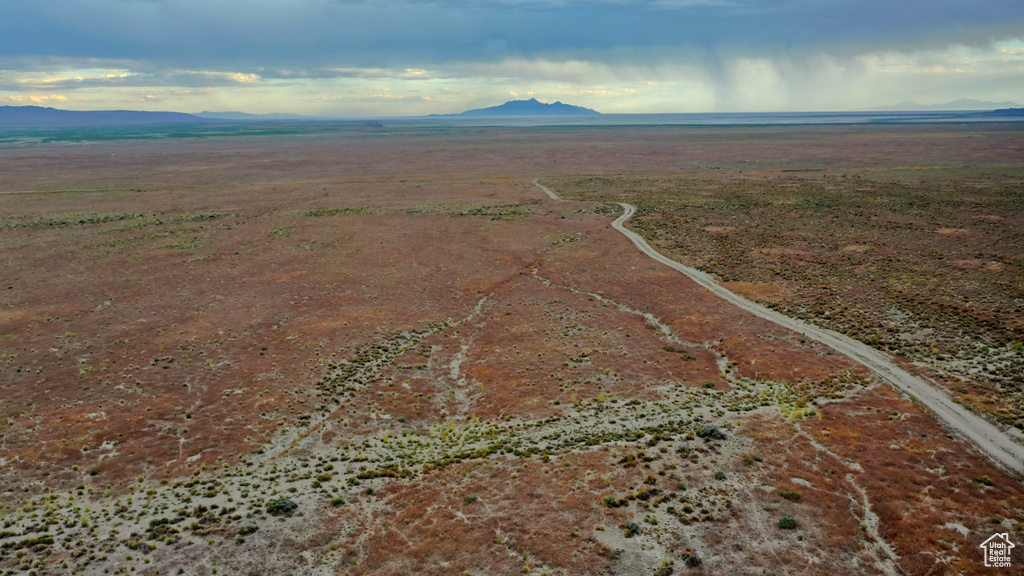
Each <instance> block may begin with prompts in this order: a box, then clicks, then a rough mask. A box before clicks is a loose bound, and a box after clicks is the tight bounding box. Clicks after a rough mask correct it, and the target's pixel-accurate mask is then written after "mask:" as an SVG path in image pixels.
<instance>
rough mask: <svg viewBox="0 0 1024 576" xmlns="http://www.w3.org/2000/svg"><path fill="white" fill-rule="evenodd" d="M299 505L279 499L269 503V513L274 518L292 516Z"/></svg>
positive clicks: (285, 499)
mask: <svg viewBox="0 0 1024 576" xmlns="http://www.w3.org/2000/svg"><path fill="white" fill-rule="evenodd" d="M298 507H299V505H298V504H296V503H295V502H292V501H291V500H289V499H287V498H278V499H277V500H271V501H270V502H267V512H268V513H269V514H270V515H272V516H284V515H285V514H291V513H292V512H294V511H295V509H296V508H298Z"/></svg>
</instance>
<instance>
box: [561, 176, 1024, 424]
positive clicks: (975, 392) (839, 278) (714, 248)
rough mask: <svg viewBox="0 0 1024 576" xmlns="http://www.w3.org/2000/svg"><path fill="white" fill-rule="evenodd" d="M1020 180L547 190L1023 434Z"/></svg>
mask: <svg viewBox="0 0 1024 576" xmlns="http://www.w3.org/2000/svg"><path fill="white" fill-rule="evenodd" d="M1022 181H1024V180H1022V175H1021V173H1020V170H1019V169H1016V168H1005V169H988V170H984V169H982V170H974V169H952V170H946V169H943V170H939V169H936V170H932V171H927V170H922V171H891V172H885V171H856V170H853V171H845V172H842V171H841V172H838V173H836V174H830V173H828V172H826V173H806V174H779V173H764V172H761V173H754V174H742V175H739V174H733V175H719V176H714V175H673V176H649V177H639V176H594V177H573V178H550V179H548V180H547V181H546V182H547V184H548V185H549V186H550V187H551V188H552V189H553V190H557V191H558V192H559V193H560V194H565V195H566V197H567V198H572V199H584V200H595V201H605V202H607V201H613V200H624V201H629V202H631V203H633V204H635V205H637V207H638V213H637V215H636V216H635V218H634V220H633V222H632V224H631V225H632V226H633V227H634V229H635V230H636V231H637V232H639V233H641V234H643V235H644V236H645V237H646V238H647V239H648V240H649V241H651V242H652V243H653V244H654V245H656V246H657V247H658V249H659V250H661V251H663V252H664V253H665V254H667V255H669V256H670V257H672V258H676V259H678V260H679V261H680V262H683V263H685V264H687V265H690V266H694V267H698V268H700V269H702V270H705V271H708V272H712V273H714V274H716V275H718V276H719V277H720V278H721V279H722V280H724V281H725V282H726V283H727V284H730V283H753V284H756V285H772V286H778V287H779V290H778V291H777V292H775V293H771V292H764V293H761V294H758V293H756V292H754V293H751V291H749V290H748V291H747V293H748V295H753V296H755V299H756V300H758V301H760V302H761V303H763V304H765V305H767V306H769V307H772V308H775V309H777V310H779V311H781V312H783V313H785V314H787V315H790V316H793V317H797V318H801V319H804V320H808V321H811V322H814V323H817V324H819V325H822V326H824V327H827V328H831V329H833V330H837V331H839V332H842V333H845V334H847V335H849V336H851V337H853V338H856V339H858V340H860V341H862V342H864V343H866V344H869V345H871V346H874V347H876V348H878V349H880V350H883V351H888V352H891V353H893V354H895V355H897V356H899V357H902V358H905V359H906V361H907V362H910V363H913V365H915V366H916V369H917V370H918V371H924V372H925V373H926V374H928V375H929V376H931V377H932V378H934V379H936V380H938V381H940V382H942V383H943V384H945V385H946V386H947V387H948V389H949V390H950V391H951V392H952V393H953V394H955V395H956V396H957V397H958V401H960V402H962V403H963V404H965V405H966V406H968V407H970V408H972V409H976V410H979V411H982V412H985V413H987V414H989V415H990V416H991V417H992V418H993V419H995V420H998V421H999V422H1001V423H1003V424H1005V425H1008V426H1017V427H1018V428H1021V429H1024V406H1022V405H1021V403H1020V402H1019V400H1020V392H1021V390H1020V382H1022V381H1024V322H1022V321H1021V318H1024V306H1022V304H1021V303H1022V302H1024V283H1022V282H1024V260H1021V254H1024V244H1022V238H1024V236H1022V230H1024V204H1021V199H1020V195H1019V189H1020V185H1021V182H1022ZM993 215H998V218H991V217H990V216H993ZM722 227H735V228H737V231H735V232H730V233H728V234H721V233H719V232H717V231H718V230H720V229H721V228H722ZM708 230H713V231H714V232H709V231H708ZM739 286H742V285H739ZM741 291H742V290H741Z"/></svg>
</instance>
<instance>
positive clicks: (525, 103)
mask: <svg viewBox="0 0 1024 576" xmlns="http://www.w3.org/2000/svg"><path fill="white" fill-rule="evenodd" d="M594 114H600V112H598V111H596V110H591V109H590V108H584V107H582V106H573V105H572V104H563V103H561V102H555V103H553V104H545V103H543V102H540V101H539V100H537V99H536V98H530V99H529V100H509V101H508V102H505V103H504V104H501V105H499V106H491V107H489V108H477V109H475V110H467V111H465V112H463V113H461V114H454V115H455V116H577V115H594Z"/></svg>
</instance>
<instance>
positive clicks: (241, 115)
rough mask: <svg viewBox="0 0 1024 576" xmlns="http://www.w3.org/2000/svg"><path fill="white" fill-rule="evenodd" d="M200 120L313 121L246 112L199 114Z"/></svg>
mask: <svg viewBox="0 0 1024 576" xmlns="http://www.w3.org/2000/svg"><path fill="white" fill-rule="evenodd" d="M195 115H196V116H199V117H200V118H209V119H212V120H313V119H314V118H313V117H312V116H303V115H301V114H250V113H248V112H206V111H203V112H199V113H198V114H195Z"/></svg>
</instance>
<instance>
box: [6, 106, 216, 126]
mask: <svg viewBox="0 0 1024 576" xmlns="http://www.w3.org/2000/svg"><path fill="white" fill-rule="evenodd" d="M203 122H209V120H207V119H206V118H200V117H198V116H195V115H193V114H183V113H181V112H139V111H136V110H96V111H88V112H83V111H77V110H58V109H57V108H44V107H41V106H0V126H3V127H7V128H17V127H22V128H26V127H39V128H73V127H76V126H115V125H116V126H124V125H145V124H188V123H203Z"/></svg>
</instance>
